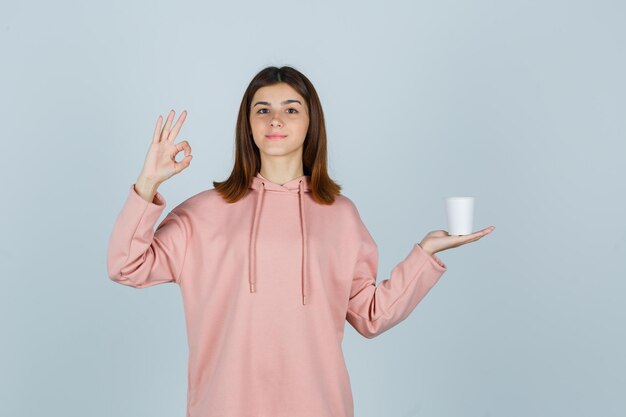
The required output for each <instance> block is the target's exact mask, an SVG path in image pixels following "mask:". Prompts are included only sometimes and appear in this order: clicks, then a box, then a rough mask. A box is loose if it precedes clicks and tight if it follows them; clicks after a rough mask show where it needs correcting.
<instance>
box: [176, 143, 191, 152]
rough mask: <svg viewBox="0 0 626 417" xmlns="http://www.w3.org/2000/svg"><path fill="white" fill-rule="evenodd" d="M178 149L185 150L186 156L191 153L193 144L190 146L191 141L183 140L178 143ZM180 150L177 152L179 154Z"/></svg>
mask: <svg viewBox="0 0 626 417" xmlns="http://www.w3.org/2000/svg"><path fill="white" fill-rule="evenodd" d="M176 150H177V151H178V152H181V151H184V152H185V156H188V155H190V154H191V146H189V142H187V141H186V140H183V141H182V142H180V143H178V144H176ZM178 152H176V153H177V154H178Z"/></svg>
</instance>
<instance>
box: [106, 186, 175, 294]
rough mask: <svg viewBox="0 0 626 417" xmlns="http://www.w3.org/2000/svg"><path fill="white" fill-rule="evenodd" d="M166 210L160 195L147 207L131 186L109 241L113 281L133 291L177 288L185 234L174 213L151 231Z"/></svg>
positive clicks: (109, 259) (109, 269) (108, 263)
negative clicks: (173, 285) (170, 285)
mask: <svg viewBox="0 0 626 417" xmlns="http://www.w3.org/2000/svg"><path fill="white" fill-rule="evenodd" d="M165 206H166V201H165V199H164V198H163V196H162V195H161V194H160V193H159V192H157V193H156V195H155V196H154V200H153V201H152V202H151V203H149V202H147V201H146V200H144V199H143V198H142V197H141V196H140V195H139V194H138V193H137V191H135V185H134V184H133V185H132V186H131V187H130V192H129V193H128V197H127V198H126V202H125V203H124V206H123V207H122V210H121V211H120V213H119V214H118V216H117V219H116V220H115V224H114V226H113V232H112V233H111V236H110V239H109V247H108V253H107V268H108V274H109V278H111V279H112V280H113V281H115V282H118V283H120V284H122V285H127V286H130V287H135V288H145V287H151V286H153V285H157V284H162V283H166V282H175V283H177V284H180V274H181V270H182V267H183V263H184V260H185V251H186V246H187V243H186V242H187V232H186V228H185V224H184V223H183V220H182V219H181V217H180V216H179V215H178V214H177V213H175V211H176V209H174V210H172V211H171V212H170V213H169V214H168V215H167V216H166V217H165V218H164V219H163V221H162V222H161V223H160V224H159V226H158V227H157V229H156V231H155V230H154V224H155V223H156V221H157V220H158V219H159V216H160V215H161V213H162V212H163V210H164V209H165Z"/></svg>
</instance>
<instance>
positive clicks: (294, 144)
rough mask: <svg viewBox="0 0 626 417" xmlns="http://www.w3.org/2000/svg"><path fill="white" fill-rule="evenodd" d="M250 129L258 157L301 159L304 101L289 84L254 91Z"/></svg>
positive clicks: (306, 112) (306, 120) (306, 118)
mask: <svg viewBox="0 0 626 417" xmlns="http://www.w3.org/2000/svg"><path fill="white" fill-rule="evenodd" d="M250 126H251V127H252V136H253V138H254V143H256V145H257V146H258V147H259V151H260V152H261V154H262V156H285V155H290V156H293V157H294V158H300V160H301V159H302V146H303V144H304V139H305V138H306V133H307V130H308V128H309V109H308V108H307V105H306V102H305V100H304V98H303V97H302V96H301V95H300V94H298V93H297V92H296V90H294V89H293V88H292V87H291V86H290V85H289V84H287V83H278V84H274V85H268V86H265V87H261V88H259V89H258V90H257V91H256V93H255V94H254V96H253V97H252V107H251V108H250ZM271 135H280V136H276V137H271Z"/></svg>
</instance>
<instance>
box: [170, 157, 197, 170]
mask: <svg viewBox="0 0 626 417" xmlns="http://www.w3.org/2000/svg"><path fill="white" fill-rule="evenodd" d="M191 158H193V155H187V156H185V157H184V158H183V160H182V161H180V162H176V163H174V169H175V170H176V172H177V173H178V172H180V171H182V170H183V169H185V168H187V167H188V166H189V164H191Z"/></svg>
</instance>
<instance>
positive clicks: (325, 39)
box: [0, 0, 626, 417]
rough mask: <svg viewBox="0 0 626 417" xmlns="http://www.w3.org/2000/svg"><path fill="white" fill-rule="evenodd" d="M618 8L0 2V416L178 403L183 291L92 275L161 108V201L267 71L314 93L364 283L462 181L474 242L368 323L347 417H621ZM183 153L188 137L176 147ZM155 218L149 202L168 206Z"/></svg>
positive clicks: (624, 93)
mask: <svg viewBox="0 0 626 417" xmlns="http://www.w3.org/2000/svg"><path fill="white" fill-rule="evenodd" d="M625 12H626V7H625V6H624V3H623V2H619V1H597V0H596V1H554V0H550V1H545V0H544V1H506V2H499V1H473V2H462V1H437V2H413V1H405V2H387V3H386V5H383V4H382V2H380V3H378V2H377V3H364V2H362V1H350V2H335V1H333V2H331V1H319V0H316V1H307V2H221V3H219V4H218V3H209V2H202V3H201V2H195V3H191V2H176V3H174V2H163V1H156V2H155V1H142V2H134V3H133V2H131V3H129V2H126V1H119V0H118V1H107V2H97V3H95V2H94V3H89V2H68V1H57V2H44V1H37V2H29V3H21V2H13V3H8V2H3V4H2V14H1V16H0V25H1V26H0V30H1V33H2V36H1V37H0V46H1V48H2V50H1V52H2V65H0V74H1V76H0V90H1V91H2V93H1V98H0V106H1V107H0V110H1V111H2V121H3V129H2V144H3V146H2V148H3V150H4V160H3V163H2V165H1V168H0V169H1V170H2V204H1V210H2V212H1V215H0V221H1V222H2V223H1V227H2V234H1V238H0V262H1V263H0V267H1V269H0V274H1V277H2V292H1V294H2V295H1V302H0V324H1V331H2V343H0V375H1V376H0V415H3V416H64V417H68V416H80V417H84V416H90V417H100V416H107V417H108V416H116V417H123V416H133V417H135V416H150V417H158V416H167V417H171V416H184V412H185V403H186V389H187V352H188V351H187V339H186V333H185V326H184V316H183V305H182V299H181V296H180V291H179V289H178V287H177V286H176V285H175V284H168V285H160V286H157V287H151V288H149V289H144V290H135V289H131V288H129V287H124V286H121V285H119V284H116V283H114V282H112V281H110V280H109V278H108V276H107V271H106V249H107V244H108V239H109V235H110V232H111V230H112V225H113V222H114V220H115V217H116V216H117V214H118V212H119V210H120V209H121V207H122V204H123V202H124V199H125V198H126V195H127V193H128V189H129V187H130V185H131V184H132V183H133V182H134V181H135V179H136V177H137V175H138V174H139V171H140V170H141V167H142V165H143V160H144V157H145V154H146V152H147V150H148V146H149V143H150V140H151V135H152V132H153V127H154V123H155V121H156V118H157V117H158V115H159V114H162V115H166V114H167V112H168V111H169V110H170V109H172V108H173V109H175V110H176V112H177V117H178V114H179V113H180V112H181V111H182V110H184V109H187V110H188V113H189V115H188V117H187V121H186V122H185V125H184V126H183V129H182V131H181V133H180V135H179V140H183V139H187V140H189V142H190V144H191V146H192V147H193V155H194V159H193V162H192V165H191V167H190V168H189V169H187V170H186V171H184V172H183V173H182V174H180V175H178V176H175V177H173V178H172V179H170V180H169V181H168V182H166V183H165V184H163V185H162V187H161V188H160V189H159V191H161V193H162V194H163V195H164V196H165V198H166V200H167V209H166V210H165V213H167V212H168V211H169V210H171V209H172V208H173V207H174V206H176V205H177V204H179V203H180V202H182V201H183V200H184V199H186V198H188V197H190V196H192V195H194V194H196V193H198V192H200V191H202V190H204V189H207V188H211V187H212V183H211V181H213V180H216V179H219V180H222V179H224V178H226V176H227V175H228V173H229V172H230V168H231V166H232V161H233V143H234V128H235V119H236V116H237V109H238V105H239V102H240V100H241V97H242V95H243V92H244V90H245V87H246V86H247V84H248V82H249V81H250V79H251V78H252V76H253V75H254V74H256V72H258V71H259V70H261V69H262V68H263V67H265V66H267V65H277V66H281V65H292V66H294V67H296V68H297V69H299V70H301V71H302V72H303V73H305V74H306V75H307V76H308V77H309V78H310V79H311V81H312V82H313V84H314V85H315V86H316V88H317V91H318V93H319V95H320V97H321V100H322V105H323V107H324V111H325V115H326V120H327V128H328V138H329V164H330V173H331V176H332V177H333V178H334V179H336V180H337V181H338V182H339V183H340V184H342V185H343V187H344V189H343V191H344V194H345V195H347V196H348V197H350V198H351V199H352V200H353V201H354V202H355V203H356V204H357V206H358V208H359V210H360V213H361V215H362V217H363V219H364V221H365V224H366V225H367V227H368V228H369V230H370V232H371V233H372V235H373V236H374V238H375V240H376V241H377V243H378V246H379V249H380V264H379V274H378V281H379V282H380V281H381V280H382V279H384V278H386V277H388V274H389V272H390V271H391V269H392V267H393V266H394V265H395V264H396V263H397V262H399V261H400V260H402V259H403V258H404V257H405V256H406V255H407V254H408V252H409V251H410V249H411V246H412V245H413V244H414V243H416V242H419V241H420V240H421V239H422V237H423V236H424V235H425V234H426V233H428V232H429V231H431V230H437V229H445V228H446V227H447V226H446V224H445V210H444V204H443V198H444V197H447V196H454V195H472V196H475V197H476V213H475V229H476V230H478V229H480V228H483V227H486V226H489V225H495V226H496V230H495V231H494V232H493V233H492V234H490V235H488V236H486V237H484V238H483V239H481V240H479V241H478V242H475V243H471V244H468V245H466V246H462V247H460V248H455V249H450V250H447V251H444V252H440V253H439V254H438V255H439V256H440V258H441V259H442V260H443V261H444V262H445V263H446V265H447V267H448V271H447V272H446V273H445V274H444V276H443V277H442V279H441V280H440V281H439V283H438V284H437V285H436V286H435V287H434V288H433V289H432V290H431V292H430V293H429V294H428V295H427V296H426V298H425V299H424V300H423V301H422V302H421V304H420V305H418V307H417V308H416V309H415V311H414V312H413V313H412V315H411V316H410V317H409V318H408V319H407V320H405V321H404V322H402V323H400V324H399V325H398V326H396V327H394V328H393V329H391V330H389V331H388V332H386V333H383V334H382V335H381V336H379V337H378V338H375V339H372V340H368V339H365V338H363V337H361V336H360V335H359V334H358V333H356V332H355V331H354V330H353V329H352V328H351V327H350V326H349V325H348V324H347V323H346V335H345V339H344V344H343V346H344V352H345V356H346V360H347V364H348V370H349V373H350V377H351V383H352V388H353V393H354V401H355V413H356V416H357V417H379V416H392V417H411V416H429V417H438V416H446V417H447V416H454V417H457V416H472V417H474V416H484V417H487V416H507V417H514V416H524V417H527V416H565V415H567V416H603V417H609V416H624V415H626V397H625V396H624V392H625V391H626V390H625V387H626V377H625V374H626V359H625V354H624V352H625V351H626V338H625V330H624V328H625V326H624V319H625V318H626V307H624V303H623V298H624V294H625V290H626V283H625V281H624V278H625V277H626V267H625V264H626V261H625V260H626V256H625V255H626V221H625V219H624V214H625V212H626V198H625V196H624V178H626V175H625V174H626V172H625V171H626V169H625V163H624V156H625V155H626V146H625V145H624V139H625V137H624V132H625V128H626V123H625V117H624V116H625V114H626V113H625V111H626V103H625V99H624V97H626V88H625V87H626V82H625V81H624V74H626V59H625V58H624V45H625V42H624V41H625V40H626V39H625V35H626V29H625V27H626V26H625V25H624V21H625V17H626V13H625ZM181 157H182V154H181V156H179V159H180V158H181ZM165 213H164V214H163V216H164V215H165Z"/></svg>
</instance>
